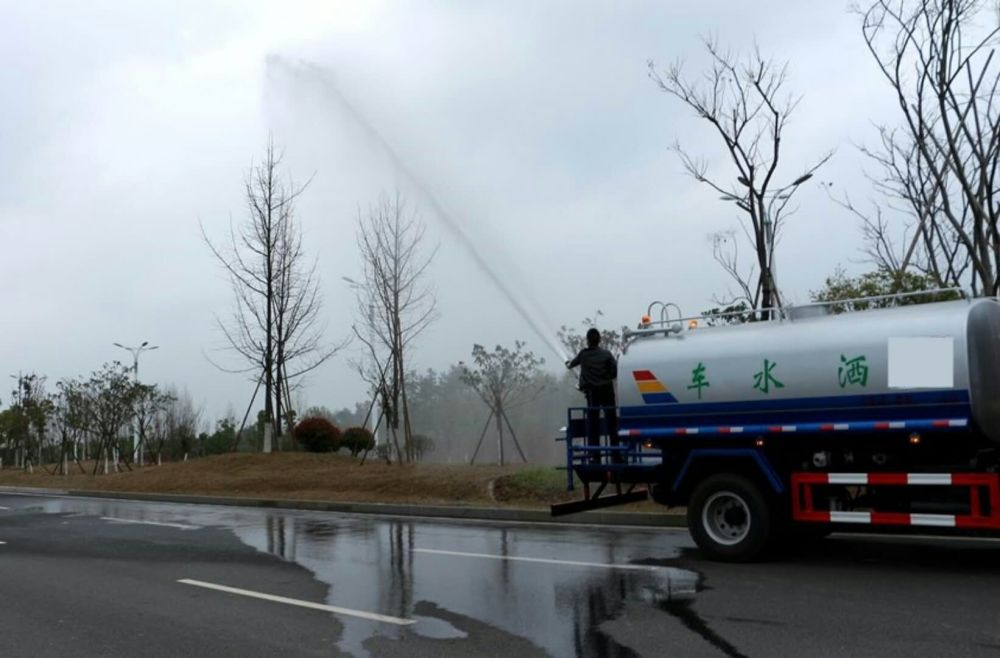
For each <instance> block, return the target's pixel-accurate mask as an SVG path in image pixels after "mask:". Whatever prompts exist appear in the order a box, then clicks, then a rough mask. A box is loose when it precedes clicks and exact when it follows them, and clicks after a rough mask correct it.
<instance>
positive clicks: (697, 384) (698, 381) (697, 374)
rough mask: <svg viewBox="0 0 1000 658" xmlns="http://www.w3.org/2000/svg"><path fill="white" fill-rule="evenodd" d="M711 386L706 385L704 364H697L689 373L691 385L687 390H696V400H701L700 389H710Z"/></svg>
mask: <svg viewBox="0 0 1000 658" xmlns="http://www.w3.org/2000/svg"><path fill="white" fill-rule="evenodd" d="M710 386H711V384H709V383H708V379H706V378H705V364H704V363H702V362H701V361H699V362H698V366H697V367H696V368H695V369H694V370H692V371H691V385H690V386H688V390H689V391H690V390H691V389H696V390H697V391H698V399H699V400H700V399H701V389H703V388H708V387H710Z"/></svg>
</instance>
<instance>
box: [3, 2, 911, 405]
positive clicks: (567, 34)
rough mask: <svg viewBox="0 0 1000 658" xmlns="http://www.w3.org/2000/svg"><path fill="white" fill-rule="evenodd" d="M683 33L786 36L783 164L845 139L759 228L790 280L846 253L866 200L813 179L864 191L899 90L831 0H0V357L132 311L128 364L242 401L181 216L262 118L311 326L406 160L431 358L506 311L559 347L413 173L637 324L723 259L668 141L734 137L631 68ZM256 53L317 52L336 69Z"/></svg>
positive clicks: (86, 343)
mask: <svg viewBox="0 0 1000 658" xmlns="http://www.w3.org/2000/svg"><path fill="white" fill-rule="evenodd" d="M702 35H715V36H716V37H717V38H718V39H719V41H720V42H721V43H723V44H727V45H730V46H731V47H733V48H734V49H747V48H749V47H751V46H752V44H753V42H754V39H756V41H757V43H759V45H760V47H761V49H762V50H763V51H764V52H765V53H766V54H769V55H773V56H774V57H775V58H778V59H786V60H789V61H790V63H791V65H790V70H789V83H788V84H789V89H790V90H794V91H795V92H797V93H799V94H801V95H802V96H803V101H802V103H801V105H800V106H799V108H798V110H797V113H796V115H795V116H794V117H793V121H792V124H791V125H790V127H789V128H788V130H787V133H786V136H785V142H784V148H783V156H782V157H783V162H784V163H785V167H784V169H783V171H784V175H785V178H786V180H791V179H793V178H794V177H796V176H797V175H798V174H799V173H801V171H802V169H803V168H804V167H806V166H807V165H808V164H810V163H811V162H812V161H813V160H815V159H816V158H817V157H818V156H819V155H820V154H822V153H823V152H824V151H827V150H830V149H836V155H835V156H834V159H833V160H832V161H831V162H830V163H829V164H828V165H827V166H826V167H825V168H824V169H823V170H821V172H820V173H819V174H818V175H817V176H816V179H815V180H814V181H811V182H810V183H809V184H807V186H804V189H803V190H802V194H801V197H800V198H799V204H798V205H799V211H798V213H797V215H796V216H795V217H794V218H792V219H791V220H790V222H789V224H788V226H787V231H786V233H785V235H784V238H783V241H782V243H781V245H780V252H779V255H778V268H777V276H778V280H779V286H780V287H781V288H782V289H783V291H784V293H785V296H786V298H790V299H791V300H793V301H806V300H807V298H808V294H809V291H810V290H814V289H816V288H818V287H820V286H821V285H822V282H823V280H824V278H825V277H826V276H828V275H829V274H830V273H831V272H832V271H833V270H834V268H835V267H836V266H837V265H838V264H841V265H844V266H846V267H847V268H848V269H849V270H852V271H857V270H858V269H859V268H860V267H862V266H861V265H858V264H856V263H855V261H857V260H858V259H859V253H858V246H859V235H858V228H857V224H856V223H855V221H854V220H853V219H852V218H850V217H849V216H848V215H847V214H846V213H845V212H844V211H842V210H841V209H839V208H838V207H837V206H835V205H834V204H833V203H831V202H830V201H829V199H828V198H827V196H826V194H825V192H823V191H822V189H821V187H820V185H819V184H818V183H820V182H823V181H830V182H833V183H834V186H835V189H841V190H849V191H850V192H851V193H852V195H854V196H855V197H858V198H861V199H863V198H865V197H868V196H870V194H871V192H870V188H869V186H868V185H867V184H866V182H865V180H864V178H863V177H862V176H861V174H860V171H861V168H862V166H863V165H864V161H863V159H862V157H861V156H860V154H859V153H858V152H857V149H856V148H855V146H854V145H855V144H856V143H860V142H871V141H872V138H873V129H872V123H873V122H874V121H882V120H885V119H886V118H892V110H893V108H892V102H893V99H892V96H891V94H890V93H889V92H888V90H887V88H886V85H885V84H884V83H883V82H882V81H881V80H880V79H879V78H878V76H877V74H876V71H875V70H874V67H873V65H872V62H871V61H870V58H869V56H868V54H867V52H866V51H865V49H864V44H863V42H862V41H861V38H860V31H859V28H858V20H857V17H856V16H854V15H852V14H850V13H849V12H848V3H847V2H838V1H829V2H821V3H820V2H809V3H805V2H801V1H795V0H786V1H779V0H767V1H764V0H759V1H758V2H754V3H737V2H732V1H728V0H727V1H722V0H718V1H705V2H698V3H694V2H687V3H680V2H663V1H662V0H661V1H648V2H641V1H638V0H636V1H630V2H581V1H580V0H572V1H566V2H551V1H549V2H534V1H525V2H512V1H504V2H491V3H486V2H465V1H461V2H460V1H457V0H456V1H454V2H443V1H438V2H417V1H413V2H387V3H379V2H374V1H366V2H332V1H330V0H326V1H317V2H315V3H303V2H282V3H277V2H258V3H254V2H246V1H244V0H232V1H229V2H224V1H207V0H197V1H193V0H192V1H190V2H186V1H177V0H170V1H160V2H157V1H153V0H146V1H144V2H141V3H139V2H128V1H125V0H120V1H117V2H111V1H96V0H91V1H88V2H85V3H81V2H75V1H66V2H56V1H49V2H44V3H42V2H29V1H28V0H24V1H16V0H0V57H2V58H3V61H4V62H5V65H4V66H3V67H2V68H0V90H2V94H3V102H2V106H0V107H2V110H0V117H2V124H0V244H2V245H3V251H2V258H0V273H2V276H3V280H4V282H5V284H6V285H5V286H4V291H5V300H4V301H5V304H4V309H5V312H4V315H3V317H4V323H3V330H2V340H0V374H4V373H16V372H18V371H19V370H23V371H35V372H39V373H44V374H47V375H48V376H49V377H50V380H51V381H52V382H53V383H54V381H55V380H57V379H59V378H61V377H65V376H74V375H81V374H86V373H89V372H91V371H92V370H94V369H96V368H98V367H99V366H100V365H101V364H102V363H103V362H106V361H109V360H112V359H121V360H123V361H130V358H131V357H129V356H128V355H127V354H125V353H124V352H121V351H120V350H118V349H116V348H114V347H113V346H112V343H113V342H116V341H118V342H122V343H126V344H136V343H139V342H142V341H144V340H149V341H150V342H151V343H153V344H156V345H159V346H160V349H159V351H157V352H153V353H150V354H145V355H143V357H142V360H141V366H140V371H141V372H140V374H141V377H142V379H143V380H144V381H147V382H157V383H160V384H164V385H170V384H174V385H177V386H179V387H181V388H184V387H186V388H187V389H188V390H189V391H190V393H191V394H192V396H193V397H194V399H195V400H196V401H197V402H201V403H204V404H205V407H206V411H207V413H208V415H209V416H210V417H213V418H214V417H217V416H219V415H221V414H222V413H224V412H225V411H226V410H227V408H228V407H230V406H231V407H232V409H233V410H236V411H238V413H242V410H243V408H245V405H246V404H247V402H248V401H249V396H250V393H251V392H252V388H253V386H252V384H248V383H247V382H246V381H245V380H244V379H241V378H240V377H239V376H234V375H228V374H224V373H220V372H219V371H217V370H216V369H214V368H213V366H211V365H210V364H209V363H208V361H207V360H206V358H205V354H211V353H214V351H215V350H217V349H218V348H220V347H221V346H222V345H223V343H222V337H221V335H220V334H219V332H218V331H217V329H216V328H215V326H214V322H215V316H216V315H217V314H222V315H225V314H227V313H228V312H229V310H230V303H231V297H230V291H229V288H228V283H227V281H226V279H225V277H224V276H223V275H222V273H221V272H220V270H219V267H218V266H217V264H216V263H215V262H214V261H213V260H212V257H211V255H210V254H209V253H208V251H207V249H206V247H205V245H204V244H203V243H202V242H201V240H200V237H199V227H198V224H199V221H201V222H202V223H203V224H204V226H205V228H206V230H207V231H208V232H209V233H210V234H212V235H214V236H218V237H223V236H224V235H225V232H226V231H227V230H228V225H229V222H230V220H231V219H232V220H233V221H237V222H239V221H241V220H243V219H244V217H245V215H244V214H243V208H244V201H243V199H242V197H241V181H242V179H243V177H244V175H245V173H246V171H247V168H248V166H249V164H250V161H251V158H254V157H259V155H260V153H261V151H262V148H263V147H264V145H265V143H266V140H267V136H268V133H269V132H270V133H271V134H273V135H274V138H275V140H276V142H278V143H279V144H280V145H281V146H283V148H284V152H285V160H284V164H285V165H287V173H288V174H289V175H290V176H292V177H294V178H295V179H296V180H299V181H304V180H306V179H308V178H309V177H310V176H312V177H313V179H312V184H311V186H310V187H309V188H308V190H307V192H306V193H305V194H304V196H303V197H302V198H301V200H300V203H299V219H300V220H301V222H302V225H303V229H304V232H305V235H306V238H307V240H306V249H307V251H308V252H309V253H310V255H311V256H314V257H316V258H317V259H318V263H319V272H320V275H321V277H322V286H323V289H322V291H323V300H324V312H323V313H324V321H325V322H326V323H327V327H328V329H327V331H328V338H329V341H330V342H337V341H338V340H340V339H342V338H344V337H346V336H347V335H348V334H349V333H350V326H351V323H352V315H353V309H354V302H353V296H352V291H351V290H350V289H349V288H348V287H347V285H346V284H345V283H344V282H343V281H342V280H341V277H342V276H355V277H356V276H357V275H358V273H359V265H358V257H357V254H356V249H355V243H354V231H355V218H356V214H357V211H358V208H359V206H360V207H365V206H367V205H368V204H369V203H370V202H372V201H374V200H375V198H376V197H377V195H378V194H379V192H380V191H383V190H385V191H392V190H393V189H396V188H398V189H400V190H401V191H402V193H403V194H405V195H406V196H407V198H408V199H409V200H410V201H411V202H412V203H413V204H414V205H415V206H416V207H418V208H419V209H420V210H421V212H422V216H423V217H424V219H425V220H426V222H427V224H428V227H429V234H428V235H429V237H430V239H431V241H432V243H433V244H437V245H439V247H440V251H439V253H438V257H437V260H436V262H435V263H434V267H433V268H432V270H431V272H430V275H431V277H432V279H433V284H434V287H435V289H436V291H437V295H438V303H439V308H440V311H441V318H440V320H439V321H438V322H437V324H435V325H434V326H433V327H432V328H431V329H430V330H429V331H428V332H427V333H426V335H425V336H424V337H423V339H422V340H421V341H420V343H419V345H418V352H417V353H416V354H415V363H414V365H415V366H417V367H419V368H421V369H423V368H428V367H432V368H435V369H442V368H446V367H447V366H448V365H450V364H452V363H455V362H457V361H458V360H460V359H464V358H467V357H468V355H469V352H470V351H471V348H472V345H473V343H477V342H478V343H485V344H487V345H494V344H496V343H498V342H502V343H511V342H512V341H513V340H514V339H522V340H527V341H528V343H529V346H530V347H532V348H534V349H535V350H536V351H537V352H538V353H539V354H540V355H542V356H545V357H546V359H547V360H548V361H549V363H553V362H556V361H557V360H558V357H557V356H556V355H555V354H553V353H552V352H551V351H550V350H548V349H547V348H546V347H545V344H544V342H543V341H542V339H541V338H539V337H537V336H535V335H533V334H532V332H531V330H530V328H529V326H528V324H527V323H526V322H525V321H523V320H522V319H521V318H519V317H518V316H517V314H516V313H514V312H513V310H512V308H511V306H510V305H509V304H508V303H507V302H506V301H505V300H504V298H503V297H502V296H501V295H500V294H499V293H498V292H497V290H496V288H495V287H493V286H492V285H491V283H490V281H489V279H488V278H487V277H486V276H484V275H483V274H482V273H480V272H479V271H477V269H476V267H475V265H474V261H473V260H472V259H471V258H470V257H469V255H468V254H467V253H466V252H465V251H464V250H463V249H462V248H461V246H460V245H459V244H458V243H457V242H456V241H455V239H454V238H453V237H452V236H451V235H450V234H449V233H448V231H446V230H445V228H444V225H443V224H442V222H441V221H440V219H439V218H438V217H436V216H435V215H434V213H433V212H432V211H431V209H430V207H429V205H428V204H427V199H428V197H427V194H430V195H433V196H434V197H435V198H437V199H438V201H439V202H440V203H441V204H442V206H443V207H445V208H446V209H447V211H448V212H449V213H450V214H451V215H452V216H453V217H454V218H456V219H457V221H459V222H461V223H462V224H463V226H464V227H465V228H466V230H467V231H468V232H469V233H470V234H471V235H472V236H473V237H474V239H475V240H476V241H477V243H478V244H480V245H481V246H482V249H483V250H484V252H485V257H486V258H487V259H488V260H489V261H490V262H491V263H492V264H493V266H494V267H495V269H496V270H497V271H498V272H499V273H501V275H502V276H503V277H504V278H505V280H508V281H509V282H510V285H511V287H512V288H513V289H514V290H515V291H516V292H517V293H518V294H521V295H524V296H525V297H526V298H530V299H532V300H534V303H535V304H537V305H538V307H540V311H539V313H540V314H544V316H546V317H547V320H540V321H542V322H548V323H550V324H555V325H558V324H564V323H565V324H571V325H574V324H578V323H579V322H580V320H581V319H582V318H583V317H585V316H590V315H593V312H594V311H595V309H601V310H602V311H603V312H604V313H605V316H604V318H605V320H606V321H607V324H608V325H613V326H621V325H623V324H628V325H633V324H635V322H636V321H637V320H638V318H639V316H640V315H641V314H642V313H643V312H644V310H645V308H646V306H647V305H648V303H649V302H650V301H652V300H653V299H661V300H669V301H675V302H677V303H679V304H680V305H681V307H682V308H683V309H684V310H685V312H686V313H689V314H696V313H697V312H698V311H700V310H702V309H704V308H707V307H709V306H711V298H712V296H713V295H714V294H718V293H724V292H725V291H726V289H727V287H729V285H730V284H729V282H728V281H727V280H726V278H725V275H724V274H723V273H722V272H721V271H720V270H719V268H718V266H717V265H715V264H714V262H713V261H712V258H711V248H710V244H709V242H708V239H707V237H706V236H707V235H708V234H709V233H711V232H713V231H718V230H722V229H726V228H728V227H731V226H735V221H736V214H735V212H734V208H733V207H732V205H731V204H727V203H725V202H723V201H721V200H719V198H718V195H717V194H713V193H712V192H711V191H710V190H708V189H707V188H705V187H704V186H700V185H699V184H698V183H697V182H696V181H694V180H692V179H691V178H689V177H686V176H685V175H684V173H683V170H682V168H681V166H680V163H679V162H678V160H677V157H676V155H675V154H673V153H671V152H670V151H669V150H668V147H669V146H670V145H671V144H672V143H673V142H674V141H675V140H676V139H680V140H681V142H682V144H683V145H684V146H686V147H687V148H689V149H690V150H692V151H694V152H696V153H698V154H703V155H704V156H705V157H707V158H708V159H709V160H710V162H711V163H712V169H713V171H717V172H719V173H720V174H722V175H725V174H726V172H728V171H729V170H728V169H727V164H728V163H727V162H726V160H725V157H724V153H723V151H722V150H720V143H719V142H718V138H717V137H715V136H714V135H713V134H712V133H711V132H710V129H709V127H708V126H707V125H705V124H704V123H703V122H699V120H698V119H697V118H696V117H695V116H694V115H693V114H692V113H691V112H690V111H689V110H688V109H686V108H685V107H683V106H682V105H681V104H680V103H679V102H677V101H676V100H675V99H672V98H670V97H668V96H666V95H665V94H663V93H662V92H660V91H659V90H658V89H657V88H656V87H655V85H654V84H653V83H652V82H651V81H650V80H649V79H648V78H647V71H646V61H647V60H648V59H653V60H655V61H656V62H658V63H660V64H661V65H663V66H666V65H667V64H668V63H669V62H671V61H672V60H674V59H676V58H683V59H685V60H686V62H687V66H688V68H689V69H690V71H691V72H692V74H698V72H699V70H700V68H701V66H702V64H703V63H704V55H703V52H702V50H701V48H700V45H699V37H700V36H702ZM273 56H277V57H279V58H281V59H280V60H275V59H274V57H273ZM269 58H270V59H269ZM268 61H271V62H272V65H271V66H269V65H268ZM274 61H282V62H295V63H307V64H308V65H310V66H315V67H316V68H315V70H318V71H321V72H322V76H316V77H317V79H319V78H320V77H322V78H323V79H325V80H326V81H327V82H325V83H323V82H317V81H311V80H309V79H306V78H303V77H302V76H294V75H289V74H288V69H287V67H283V66H274V65H273V63H274ZM327 83H331V84H332V87H333V88H335V89H336V90H337V91H336V92H333V91H331V84H327ZM337 94H341V95H342V96H343V98H346V99H347V102H348V103H349V104H350V105H351V106H352V107H353V108H355V110H356V111H357V112H358V114H359V115H361V116H363V117H364V120H365V121H366V122H368V123H369V124H370V125H371V126H373V127H374V128H375V129H376V130H377V131H379V132H380V133H381V134H382V135H383V136H384V138H385V140H386V141H387V142H388V143H389V144H391V145H392V147H393V148H394V149H395V150H396V152H397V154H398V157H399V158H400V159H401V161H403V162H404V163H405V166H406V167H407V168H408V169H409V170H411V171H412V172H414V173H415V174H416V176H417V178H419V179H420V180H421V181H422V183H423V184H424V185H425V186H426V189H424V190H421V189H417V188H415V187H414V185H413V182H412V180H409V179H408V178H407V177H406V176H403V175H401V172H400V171H399V169H398V168H397V167H395V166H394V165H393V163H392V160H391V158H389V157H387V155H386V153H385V152H384V151H383V150H382V149H381V147H380V146H379V144H378V143H377V142H375V141H373V140H371V139H370V138H369V136H368V134H367V133H366V132H365V130H364V129H362V128H361V126H360V125H359V123H358V121H357V120H356V119H355V118H354V117H353V116H352V114H351V113H350V112H348V111H345V106H344V104H343V102H342V101H341V100H339V99H338V97H337ZM348 358H349V353H348V352H345V353H344V354H342V355H340V356H339V357H337V358H336V359H335V360H334V361H333V362H331V363H329V364H328V365H327V366H325V367H323V369H321V370H319V371H317V372H316V373H314V374H313V375H312V376H311V377H310V379H309V381H308V387H307V389H306V391H305V394H304V402H307V403H309V404H323V405H326V406H328V407H331V408H335V407H340V406H344V405H348V404H351V403H352V402H353V401H354V400H356V399H359V398H360V397H361V396H362V395H363V388H362V387H361V385H360V384H359V383H358V382H357V380H356V377H354V376H353V375H352V373H351V370H350V368H349V366H348V365H347V361H348ZM5 390H6V389H5V388H2V387H0V400H2V401H3V402H7V399H6V398H7V397H8V396H7V395H5V394H3V391H5Z"/></svg>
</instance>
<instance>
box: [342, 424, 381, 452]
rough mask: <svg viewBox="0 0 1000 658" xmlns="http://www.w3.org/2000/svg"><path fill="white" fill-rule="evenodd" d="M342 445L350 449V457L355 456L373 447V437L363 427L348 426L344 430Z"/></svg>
mask: <svg viewBox="0 0 1000 658" xmlns="http://www.w3.org/2000/svg"><path fill="white" fill-rule="evenodd" d="M343 445H344V447H345V448H347V449H348V450H350V451H351V457H357V456H358V455H359V454H361V453H362V452H364V451H366V450H372V449H374V448H375V437H374V436H372V433H371V432H369V431H368V429H367V428H365V427H350V428H348V429H347V431H345V432H344V440H343Z"/></svg>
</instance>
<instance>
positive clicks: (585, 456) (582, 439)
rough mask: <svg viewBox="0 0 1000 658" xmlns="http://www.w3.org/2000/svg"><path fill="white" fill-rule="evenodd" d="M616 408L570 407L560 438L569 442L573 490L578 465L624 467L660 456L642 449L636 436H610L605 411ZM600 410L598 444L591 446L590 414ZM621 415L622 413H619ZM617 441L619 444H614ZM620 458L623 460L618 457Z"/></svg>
mask: <svg viewBox="0 0 1000 658" xmlns="http://www.w3.org/2000/svg"><path fill="white" fill-rule="evenodd" d="M610 409H615V411H616V412H617V411H619V410H618V409H617V408H616V407H593V408H591V407H571V408H570V409H569V410H568V411H567V414H566V427H564V428H563V436H561V437H558V438H557V439H556V440H557V441H564V442H565V444H566V446H565V447H566V488H567V490H569V491H573V489H574V483H573V476H574V472H575V467H576V466H581V465H601V466H602V468H609V469H621V468H625V467H628V466H629V465H636V464H642V463H644V462H647V461H649V460H650V459H652V458H656V459H659V457H660V453H659V452H650V451H644V450H643V447H644V446H643V441H642V440H641V439H637V438H634V437H628V436H618V437H610V436H609V435H608V425H607V419H606V416H605V413H604V412H605V411H607V410H610ZM589 413H600V414H601V417H600V423H599V443H598V445H595V446H592V445H589V444H588V442H587V439H588V423H589V420H588V414H589ZM619 417H620V416H619ZM614 443H617V445H614ZM615 457H619V458H620V459H617V460H616V459H615Z"/></svg>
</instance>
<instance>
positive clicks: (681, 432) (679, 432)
mask: <svg viewBox="0 0 1000 658" xmlns="http://www.w3.org/2000/svg"><path fill="white" fill-rule="evenodd" d="M674 434H687V430H686V429H684V428H683V427H678V428H677V429H675V430H674Z"/></svg>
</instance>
